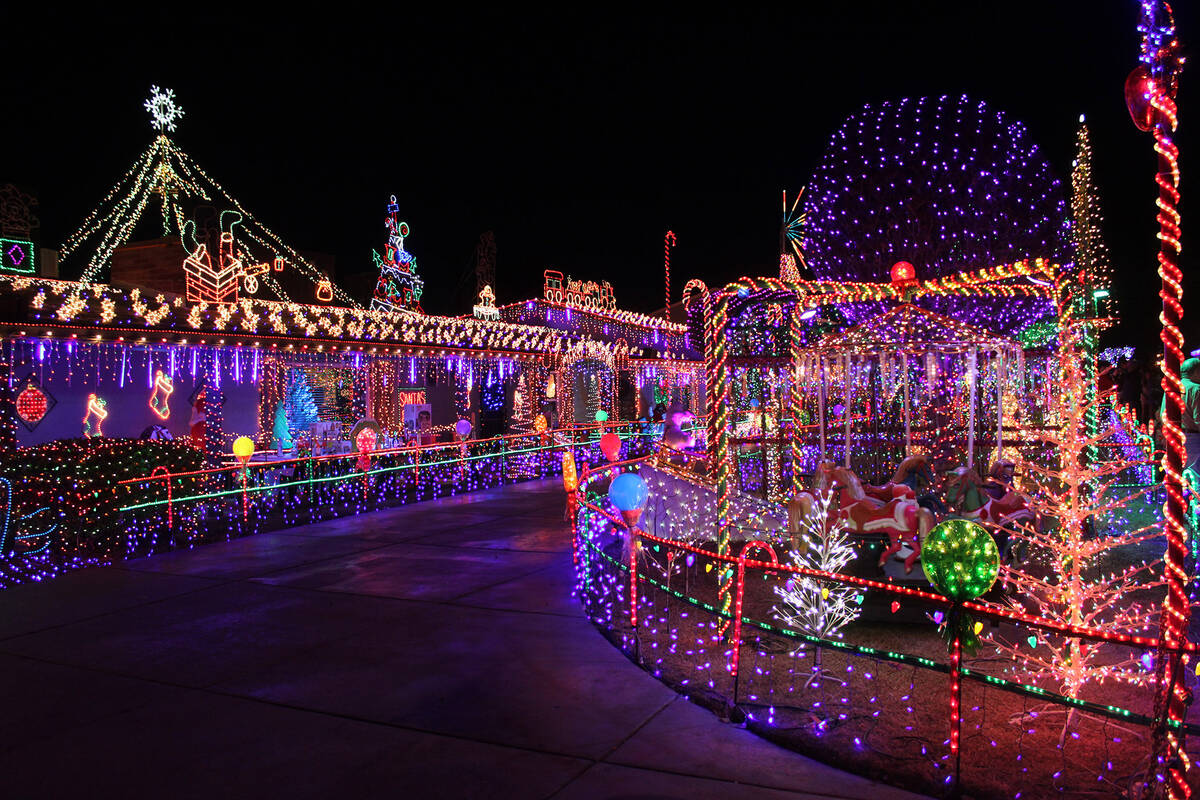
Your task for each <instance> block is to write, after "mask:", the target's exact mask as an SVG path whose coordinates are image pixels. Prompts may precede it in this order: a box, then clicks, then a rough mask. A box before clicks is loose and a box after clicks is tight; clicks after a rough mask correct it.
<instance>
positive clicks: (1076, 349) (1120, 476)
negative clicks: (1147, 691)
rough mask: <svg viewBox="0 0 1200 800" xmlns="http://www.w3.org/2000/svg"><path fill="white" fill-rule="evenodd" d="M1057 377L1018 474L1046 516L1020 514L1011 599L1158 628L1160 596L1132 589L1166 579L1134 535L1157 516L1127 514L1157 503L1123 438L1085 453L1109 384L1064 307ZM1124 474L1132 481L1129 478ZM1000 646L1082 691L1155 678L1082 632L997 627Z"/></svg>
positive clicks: (1103, 624)
mask: <svg viewBox="0 0 1200 800" xmlns="http://www.w3.org/2000/svg"><path fill="white" fill-rule="evenodd" d="M1060 326H1061V329H1060V333H1059V360H1060V366H1059V370H1060V381H1059V385H1058V386H1057V387H1056V389H1055V392H1054V393H1053V398H1054V409H1053V411H1054V415H1055V417H1056V418H1057V420H1058V423H1059V424H1058V425H1057V426H1046V427H1044V428H1042V429H1039V430H1036V431H1029V434H1030V436H1031V438H1033V439H1034V441H1035V442H1036V444H1035V445H1034V446H1033V447H1032V448H1031V449H1030V450H1029V451H1028V453H1027V454H1026V456H1025V457H1020V458H1019V460H1018V466H1017V469H1018V474H1019V476H1020V477H1021V479H1022V480H1023V481H1024V482H1025V483H1026V484H1027V486H1028V487H1029V488H1030V491H1029V507H1030V509H1031V510H1032V511H1034V512H1035V513H1036V515H1037V518H1040V519H1041V521H1042V523H1041V526H1040V527H1039V526H1038V525H1037V524H1035V523H1029V522H1023V523H1019V524H1017V528H1016V530H1015V532H1014V533H1013V534H1012V536H1013V540H1014V542H1015V544H1016V547H1017V549H1018V551H1024V555H1023V558H1022V559H1021V560H1020V561H1019V562H1016V563H1014V564H1011V565H1007V566H1004V567H1002V568H1001V573H1000V575H1001V580H1002V581H1005V582H1006V584H1007V585H1008V586H1009V587H1010V591H1009V596H1010V598H1011V600H1012V602H1013V603H1014V604H1015V605H1017V606H1019V607H1020V608H1022V609H1023V610H1025V611H1027V612H1029V613H1031V614H1033V615H1035V616H1037V617H1040V618H1041V619H1045V620H1051V621H1054V622H1060V623H1064V624H1069V625H1084V626H1089V627H1095V628H1102V629H1104V630H1106V631H1109V632H1111V633H1130V634H1138V635H1142V636H1147V635H1149V636H1153V635H1154V631H1155V629H1156V628H1155V623H1154V616H1155V613H1156V610H1157V608H1156V606H1155V605H1154V604H1153V603H1152V602H1151V603H1149V604H1148V605H1146V606H1143V605H1142V604H1141V603H1140V602H1139V601H1138V600H1136V599H1134V597H1133V595H1134V592H1135V591H1136V592H1138V593H1145V592H1146V591H1147V590H1153V589H1154V588H1155V587H1157V586H1160V585H1161V584H1162V580H1161V578H1160V577H1159V576H1160V575H1161V566H1160V565H1161V560H1154V561H1151V562H1145V561H1141V560H1138V559H1137V557H1136V556H1137V553H1138V549H1137V545H1139V544H1141V543H1143V542H1145V541H1147V540H1149V539H1152V538H1154V537H1155V536H1158V535H1161V531H1160V530H1159V528H1160V523H1157V522H1155V523H1152V524H1151V525H1149V526H1140V527H1138V526H1134V525H1132V524H1131V523H1130V522H1129V521H1128V520H1126V519H1124V518H1123V515H1124V514H1125V513H1128V512H1129V511H1130V510H1138V509H1143V508H1146V507H1149V506H1151V505H1152V504H1151V503H1149V502H1148V500H1147V498H1146V492H1147V491H1148V489H1142V490H1137V489H1130V488H1128V486H1127V484H1128V483H1129V481H1128V480H1127V478H1128V473H1129V471H1131V470H1132V469H1133V468H1134V467H1135V466H1136V463H1137V462H1135V461H1132V460H1129V459H1127V458H1126V457H1125V455H1124V453H1125V450H1124V448H1107V447H1106V448H1101V449H1099V450H1097V452H1101V453H1105V454H1106V455H1105V456H1104V460H1099V459H1088V458H1085V455H1086V454H1087V453H1089V452H1090V451H1091V450H1092V448H1094V447H1095V446H1096V445H1098V444H1102V443H1104V441H1105V439H1106V438H1107V437H1108V436H1110V435H1111V432H1109V431H1104V432H1103V433H1101V434H1098V435H1089V434H1088V416H1089V413H1090V412H1091V411H1092V409H1093V408H1094V407H1095V406H1096V405H1097V404H1103V403H1105V402H1107V401H1108V399H1109V393H1107V392H1106V393H1104V394H1102V395H1100V396H1098V397H1097V396H1092V393H1093V389H1092V388H1091V387H1090V386H1089V385H1088V383H1087V381H1085V379H1084V363H1083V362H1084V359H1083V357H1082V351H1083V344H1082V339H1083V338H1084V336H1085V333H1084V331H1083V328H1084V327H1085V326H1086V323H1082V322H1073V321H1072V320H1071V318H1070V315H1069V314H1063V315H1061V316H1060ZM1123 484H1124V485H1125V486H1123ZM991 640H992V642H993V643H994V644H995V645H996V649H997V652H1001V653H1005V654H1007V655H1008V656H1009V657H1011V658H1012V660H1013V667H1012V669H1013V670H1014V671H1015V672H1017V673H1019V674H1020V675H1021V677H1022V679H1025V680H1030V679H1031V680H1035V681H1039V682H1042V683H1044V684H1055V686H1054V688H1056V689H1058V690H1060V691H1062V692H1063V693H1064V694H1066V695H1068V696H1069V697H1078V696H1079V692H1080V689H1081V688H1082V687H1083V686H1084V685H1085V684H1088V683H1091V682H1100V681H1105V680H1117V681H1122V682H1127V683H1133V684H1144V683H1149V682H1152V681H1153V679H1154V674H1153V672H1151V671H1149V670H1148V669H1147V666H1148V665H1147V664H1145V663H1143V662H1141V661H1140V660H1139V658H1138V654H1136V653H1135V652H1134V651H1131V650H1129V649H1126V648H1113V647H1103V646H1093V645H1092V644H1091V643H1088V642H1082V641H1080V640H1079V639H1078V638H1074V637H1064V636H1058V635H1049V634H1045V633H1043V634H1039V635H1037V636H1029V637H1028V638H1016V639H1015V640H1013V639H1011V638H1010V636H1009V635H1007V634H1005V633H1002V632H996V633H993V634H992V635H991Z"/></svg>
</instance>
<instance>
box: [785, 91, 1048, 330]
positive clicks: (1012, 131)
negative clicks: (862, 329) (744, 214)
mask: <svg viewBox="0 0 1200 800" xmlns="http://www.w3.org/2000/svg"><path fill="white" fill-rule="evenodd" d="M804 207H805V212H806V214H807V222H806V227H805V243H806V245H807V247H806V249H805V253H804V255H805V260H806V262H807V264H808V267H809V269H811V270H812V272H813V274H814V275H815V276H816V278H818V279H819V280H830V281H865V282H879V281H882V280H883V279H884V278H885V276H887V274H888V269H889V268H890V267H891V266H892V265H893V264H894V263H895V262H896V261H897V260H899V259H904V260H906V261H910V262H913V263H916V264H920V265H921V276H922V278H924V279H934V278H941V277H945V276H948V275H951V274H955V273H958V272H963V271H968V270H978V269H982V268H985V267H992V266H994V265H996V264H1002V263H1012V262H1015V261H1018V260H1020V259H1025V258H1031V257H1035V256H1040V257H1043V258H1048V259H1051V260H1052V261H1056V262H1057V263H1065V262H1066V261H1067V260H1068V259H1067V250H1068V245H1067V242H1066V236H1065V233H1066V230H1067V225H1066V221H1067V214H1066V203H1065V199H1064V196H1063V187H1062V185H1061V183H1060V182H1059V181H1058V180H1057V179H1056V178H1055V177H1054V176H1053V173H1052V171H1051V168H1050V165H1049V163H1048V162H1047V160H1046V159H1045V157H1044V156H1043V154H1042V152H1041V150H1040V149H1039V148H1038V147H1037V145H1036V144H1035V143H1034V142H1032V141H1031V140H1030V138H1029V135H1028V132H1027V130H1026V128H1025V126H1024V125H1023V124H1022V123H1020V122H1017V121H1016V120H1013V119H1011V118H1010V117H1008V116H1007V115H1006V114H1003V113H1001V112H999V111H996V110H994V109H992V108H990V107H988V105H987V104H986V103H983V102H979V101H975V100H972V99H970V98H968V97H966V96H959V97H950V96H942V97H926V98H919V99H902V100H897V101H888V102H884V103H879V104H874V105H867V106H864V107H863V109H862V110H861V111H858V112H856V113H854V114H852V115H851V116H850V117H848V118H847V119H846V121H845V122H844V123H843V124H842V126H841V127H840V128H839V129H838V130H837V131H836V132H834V134H833V136H832V137H830V140H829V145H828V146H827V148H826V150H825V155H824V156H823V157H822V160H821V163H820V165H819V166H818V167H817V170H816V172H815V174H814V175H813V177H812V180H811V181H810V182H809V184H808V190H807V192H806V199H805V203H804ZM917 302H918V303H919V304H920V305H922V306H925V307H927V308H930V309H932V310H935V311H938V312H940V313H943V314H947V315H948V316H952V317H956V318H960V319H962V318H967V317H971V316H978V315H979V312H980V311H981V310H982V311H985V312H986V316H987V318H988V319H989V321H990V324H989V325H988V327H989V328H993V329H995V330H998V331H1002V332H1011V331H1014V330H1016V329H1019V328H1021V327H1023V326H1024V325H1025V324H1027V323H1028V322H1029V321H1032V320H1033V319H1037V318H1039V317H1042V316H1046V315H1049V314H1052V313H1053V307H1052V305H1051V304H1050V303H1049V301H1047V300H1046V299H1044V298H1041V297H1024V296H1016V297H1003V298H996V299H986V298H985V299H980V298H973V297H953V296H941V297H936V296H928V297H923V298H920V299H918V300H917ZM881 310H882V308H881V306H880V304H879V303H875V302H867V303H859V304H855V305H854V306H852V307H849V308H846V309H845V311H846V313H847V314H848V315H849V316H850V317H851V318H852V319H853V320H854V321H861V320H863V319H866V318H868V317H870V316H875V315H876V314H878V313H879V312H880V311H881Z"/></svg>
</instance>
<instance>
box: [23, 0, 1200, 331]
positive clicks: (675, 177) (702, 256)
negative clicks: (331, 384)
mask: <svg viewBox="0 0 1200 800" xmlns="http://www.w3.org/2000/svg"><path fill="white" fill-rule="evenodd" d="M1178 6H1179V7H1178V8H1177V9H1176V10H1177V12H1178V16H1177V22H1178V25H1179V32H1180V38H1181V40H1182V41H1183V43H1184V48H1185V52H1195V47H1196V46H1195V43H1196V42H1200V17H1198V16H1197V14H1196V13H1195V11H1194V9H1192V8H1189V7H1188V4H1187V3H1179V4H1178ZM401 8H402V7H401V6H399V5H396V6H389V7H386V8H385V7H384V6H374V7H372V9H371V10H370V11H369V12H368V11H363V12H361V13H357V14H354V15H347V16H341V14H342V12H341V8H340V6H339V5H338V4H322V5H321V6H319V7H317V8H314V9H313V10H307V9H299V8H297V10H295V11H293V12H291V13H289V14H287V15H283V14H279V15H266V14H263V15H256V14H255V13H254V12H242V11H240V10H236V11H235V10H232V9H231V8H227V7H225V6H219V5H188V6H172V7H171V9H172V13H165V12H159V13H154V14H149V15H142V16H137V17H132V16H131V17H130V18H128V19H118V18H117V16H114V15H113V14H107V15H103V16H100V15H97V16H95V17H92V18H79V17H73V16H68V15H67V14H66V13H65V12H63V13H56V14H55V16H54V17H48V16H42V17H37V18H34V17H26V18H24V19H21V18H12V17H8V18H7V19H6V22H5V28H6V32H5V35H4V47H3V55H2V57H3V58H4V62H5V80H4V97H5V99H6V104H5V105H6V109H7V111H8V114H7V115H6V117H7V119H6V123H5V128H4V129H5V133H4V142H5V146H4V154H5V158H4V160H3V165H4V166H3V169H0V182H5V181H11V182H13V183H16V184H17V185H18V186H20V187H21V188H23V189H24V190H26V191H28V192H31V193H33V194H35V195H37V196H38V197H39V199H40V201H41V205H40V208H39V209H38V215H39V217H40V219H41V222H42V226H41V230H40V232H39V233H38V234H37V238H38V239H39V240H40V241H39V243H40V244H41V245H42V246H48V247H57V246H58V244H59V243H60V242H61V241H62V239H63V237H65V236H66V235H67V234H68V233H69V232H70V231H71V230H73V229H74V228H75V226H76V225H78V223H79V222H80V221H81V220H82V218H83V216H84V215H85V214H86V213H87V212H88V211H89V210H90V209H91V208H92V207H93V206H94V205H95V204H96V203H97V201H98V200H99V199H100V198H101V196H102V195H103V194H104V193H105V192H106V191H107V190H108V188H109V187H110V186H111V185H112V184H113V183H114V182H115V181H116V179H117V178H118V177H119V176H120V175H121V174H123V172H124V171H125V169H127V168H128V167H129V165H130V164H132V162H133V161H134V159H135V158H136V157H137V155H138V153H139V152H140V151H141V150H142V149H144V148H145V146H146V145H147V144H148V143H149V142H150V141H151V139H152V137H153V132H152V131H151V129H150V127H149V124H148V118H147V115H146V113H145V111H144V110H143V109H142V101H143V100H144V99H145V97H146V96H147V95H148V90H149V87H150V85H151V84H158V85H160V86H164V87H171V88H173V89H174V90H175V92H176V96H177V97H178V99H179V102H180V103H181V104H182V106H183V107H184V109H185V111H186V116H185V117H184V119H183V120H182V121H181V124H180V129H179V131H178V132H177V133H176V134H175V135H174V139H175V141H176V142H178V143H179V145H180V146H181V147H182V148H183V149H185V150H186V151H188V152H189V153H190V154H191V156H192V157H193V158H194V159H195V160H196V161H197V162H198V163H199V164H200V165H201V166H203V167H204V169H205V170H206V171H208V173H209V174H210V175H212V176H213V177H215V178H216V179H217V180H218V181H220V182H221V183H222V184H223V185H224V186H225V188H226V189H227V190H229V191H230V192H231V193H232V194H233V195H234V196H235V197H238V198H239V199H240V200H241V201H242V203H243V204H244V205H245V206H246V207H247V208H248V209H249V210H250V211H251V212H252V213H254V214H255V215H256V216H257V217H258V218H259V219H260V220H262V221H263V222H264V223H265V224H266V225H267V226H268V227H271V228H273V229H274V230H275V231H276V232H277V233H279V234H280V235H281V236H282V237H283V238H284V239H285V240H286V241H288V242H289V243H290V244H292V245H293V246H294V247H296V248H298V249H300V250H310V251H322V252H327V253H331V254H333V255H335V256H336V258H337V275H338V280H339V282H341V283H342V284H343V285H344V286H345V287H346V288H347V289H348V290H350V291H352V293H356V294H358V296H359V297H360V298H362V299H364V300H365V299H366V297H367V295H368V293H369V286H370V284H371V282H372V281H373V278H374V275H375V273H374V270H373V268H372V266H371V250H372V249H373V248H375V249H382V247H383V244H384V241H385V239H386V233H385V230H384V227H383V224H382V221H383V217H384V211H385V209H384V206H385V204H386V202H387V199H388V195H390V194H393V193H394V194H396V196H397V198H398V200H399V205H400V217H401V219H404V220H407V221H408V222H409V224H410V225H411V227H412V233H411V235H410V236H409V238H408V240H407V249H408V250H409V251H410V252H412V253H413V254H414V255H415V256H416V258H417V262H418V267H419V272H420V274H421V275H422V276H423V277H424V279H425V282H426V293H425V298H424V305H425V308H426V310H428V311H431V312H435V313H456V314H457V313H463V312H466V311H468V310H469V307H470V304H471V302H472V301H473V299H474V297H473V294H474V277H473V275H470V274H467V273H468V272H469V271H470V270H471V269H472V267H473V259H472V253H473V250H474V247H475V243H476V242H477V240H478V238H479V235H480V233H481V232H483V231H485V230H489V229H490V230H494V231H495V235H496V242H497V248H498V258H497V284H498V286H497V294H498V298H499V301H500V302H509V301H513V300H517V299H523V298H526V297H530V296H535V295H538V294H540V290H541V282H542V270H543V269H546V268H547V267H554V268H557V269H560V270H562V271H564V272H569V273H571V274H573V275H574V276H576V277H582V278H590V279H608V280H610V281H611V282H612V283H613V285H614V287H615V294H616V298H617V302H618V305H619V306H620V307H622V308H630V309H635V310H641V311H650V310H653V309H655V308H661V307H662V296H663V286H662V250H663V234H664V233H665V232H666V230H667V229H668V228H670V229H673V230H674V231H675V233H676V234H677V235H678V245H677V247H676V248H675V250H674V251H673V255H672V294H673V295H674V296H675V297H676V298H677V297H678V295H679V292H680V291H681V290H682V288H683V284H684V282H685V281H686V280H687V279H688V278H689V277H700V278H702V279H703V280H705V281H706V282H707V283H708V284H709V285H710V286H714V285H720V284H723V283H725V282H726V281H728V280H731V279H733V278H735V277H737V276H739V275H744V274H751V275H764V274H774V273H775V272H776V270H777V257H778V256H777V253H778V250H777V248H778V229H779V194H780V191H781V190H782V189H788V190H789V193H791V192H794V191H796V190H797V189H799V188H800V187H801V186H803V185H804V184H805V183H806V182H807V181H808V179H809V177H810V175H811V174H812V172H813V170H814V168H815V167H816V165H817V163H818V162H819V160H820V158H821V155H822V152H823V151H824V148H825V145H826V143H827V141H828V139H829V137H830V135H831V134H832V133H833V132H834V130H835V129H836V128H837V127H838V125H839V124H840V123H841V121H842V120H843V118H844V117H845V116H846V115H848V114H850V113H852V112H853V111H855V110H856V109H857V108H859V107H860V106H861V105H862V104H863V103H866V102H878V101H882V100H887V99H894V98H899V97H903V96H920V95H925V94H931V95H940V94H951V95H955V94H959V93H962V92H965V93H967V94H968V95H970V96H971V97H972V98H974V99H979V100H984V101H986V102H987V103H988V104H989V105H991V106H992V107H993V108H995V109H998V110H1001V111H1004V112H1006V113H1007V114H1008V115H1010V116H1012V117H1014V118H1016V119H1019V120H1023V121H1024V122H1025V123H1026V124H1027V125H1028V128H1029V132H1030V135H1031V137H1032V138H1033V140H1034V141H1036V142H1037V143H1039V144H1040V146H1041V147H1042V148H1043V149H1044V151H1045V152H1046V154H1047V156H1048V158H1049V159H1050V161H1051V163H1052V164H1053V165H1054V167H1055V170H1056V172H1057V174H1058V176H1059V177H1060V178H1061V179H1062V181H1063V182H1064V184H1066V185H1067V186H1068V187H1069V180H1070V167H1071V159H1072V156H1073V150H1074V137H1075V129H1076V124H1077V120H1078V117H1079V114H1080V113H1085V114H1086V115H1087V117H1088V120H1089V123H1090V124H1091V126H1092V137H1093V146H1094V150H1095V161H1094V168H1095V173H1096V178H1097V182H1098V184H1099V188H1100V191H1101V193H1102V201H1103V204H1104V210H1105V215H1106V218H1107V228H1106V231H1105V233H1106V238H1107V240H1108V243H1109V246H1110V249H1111V251H1112V254H1113V261H1114V265H1115V267H1116V272H1117V291H1118V293H1119V295H1120V298H1121V299H1120V309H1121V312H1122V315H1123V321H1122V327H1121V328H1120V329H1118V330H1117V331H1115V332H1113V334H1111V335H1110V336H1109V337H1108V338H1110V339H1111V340H1112V343H1124V342H1128V343H1135V344H1143V343H1152V342H1153V340H1154V337H1155V336H1156V326H1157V322H1156V304H1157V298H1156V296H1155V292H1156V288H1157V278H1156V277H1155V275H1154V269H1155V261H1154V254H1155V252H1156V249H1157V241H1156V240H1155V238H1154V234H1155V231H1156V229H1157V226H1156V224H1155V222H1154V207H1153V200H1154V196H1155V186H1154V183H1153V172H1154V169H1155V158H1154V154H1153V151H1152V148H1151V144H1152V138H1151V137H1150V135H1149V134H1144V133H1141V132H1139V131H1137V130H1136V129H1135V128H1134V127H1133V125H1132V123H1131V122H1130V120H1129V116H1128V114H1127V112H1126V111H1125V106H1124V100H1123V96H1122V84H1123V81H1124V79H1125V76H1126V75H1127V74H1128V72H1129V70H1130V69H1131V68H1132V67H1133V66H1134V65H1135V63H1136V57H1137V47H1138V38H1137V34H1136V31H1135V27H1134V26H1135V22H1136V11H1137V4H1136V3H1135V2H1133V1H1132V0H1093V1H1092V2H1082V1H1081V2H1075V1H1071V2H1067V1H1066V0H1053V1H1051V0H1042V1H1041V2H1036V3H1034V2H1028V3H1027V2H1006V3H991V2H987V3H983V2H980V3H963V2H959V3H916V2H908V3H904V2H890V3H878V4H874V3H828V4H827V3H814V2H805V3H793V4H791V6H790V8H789V10H787V11H786V12H784V11H780V12H766V11H760V10H745V9H740V10H739V11H738V12H736V13H734V12H731V11H722V12H716V13H705V14H703V15H701V14H699V13H696V11H695V9H696V8H698V7H696V6H693V10H692V11H690V12H688V13H676V14H670V13H665V12H662V13H660V12H650V13H646V12H641V11H639V12H638V13H637V14H636V15H622V14H620V13H618V11H616V10H610V9H608V8H607V7H604V8H599V9H594V8H592V7H589V6H572V7H570V8H569V9H568V8H567V7H562V10H561V11H560V13H558V14H555V15H547V16H522V15H520V14H516V13H505V11H504V10H502V9H501V8H499V7H490V8H489V9H487V10H484V11H475V10H470V11H469V10H467V9H466V8H465V7H456V8H453V9H451V10H449V11H447V12H444V13H435V12H432V11H429V10H427V9H424V8H423V9H421V10H418V11H413V10H409V9H406V10H400V9H401ZM180 9H186V10H180ZM6 14H7V12H6ZM222 14H227V15H229V16H228V18H227V19H226V18H225V17H223V16H222ZM1189 44H1191V45H1192V47H1189ZM1198 71H1200V66H1197V65H1192V66H1191V67H1190V68H1188V69H1185V71H1184V73H1183V77H1182V81H1181V92H1180V96H1179V98H1178V101H1179V104H1180V107H1181V111H1182V113H1181V127H1180V132H1179V139H1178V141H1179V144H1180V147H1181V149H1182V156H1181V165H1182V170H1183V174H1184V183H1183V193H1184V203H1183V205H1182V207H1181V209H1182V211H1183V214H1184V232H1185V233H1184V242H1185V246H1184V261H1183V264H1184V268H1185V271H1186V270H1187V268H1188V265H1189V264H1190V263H1193V262H1194V258H1191V257H1190V256H1191V253H1192V252H1194V250H1189V244H1190V243H1191V242H1194V241H1195V233H1194V231H1190V228H1194V226H1189V222H1190V221H1191V220H1190V219H1189V216H1188V212H1187V209H1188V202H1187V200H1188V195H1189V189H1190V188H1191V187H1193V186H1196V185H1197V184H1196V183H1194V182H1192V181H1189V179H1188V178H1189V174H1190V175H1200V149H1197V148H1196V147H1195V146H1194V142H1196V141H1197V140H1196V139H1195V137H1193V136H1190V135H1189V134H1190V128H1189V125H1188V121H1189V119H1190V118H1191V113H1190V112H1192V111H1193V110H1194V109H1200V90H1197V89H1196V87H1197V86H1200V74H1193V73H1198ZM1068 191H1069V189H1068ZM1030 255H1031V256H1032V255H1037V254H1034V253H1031V254H1030ZM78 268H79V267H78V266H77V267H76V269H78ZM67 276H68V277H73V276H72V275H71V274H70V272H69V269H68V271H67ZM880 277H881V278H882V277H883V276H880ZM1187 291H1188V292H1189V293H1191V297H1196V298H1198V299H1200V295H1197V294H1195V293H1196V292H1198V291H1200V281H1191V282H1190V283H1189V284H1188V285H1187ZM1185 302H1186V300H1185ZM1188 305H1190V307H1191V308H1192V309H1194V310H1193V311H1190V312H1189V313H1190V315H1191V316H1190V317H1189V318H1188V324H1187V325H1186V326H1185V330H1186V331H1187V332H1188V342H1189V347H1196V346H1197V345H1200V336H1197V335H1196V334H1197V333H1200V302H1190V303H1188Z"/></svg>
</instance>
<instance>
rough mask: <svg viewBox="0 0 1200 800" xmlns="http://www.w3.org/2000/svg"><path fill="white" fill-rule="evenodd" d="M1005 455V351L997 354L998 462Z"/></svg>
mask: <svg viewBox="0 0 1200 800" xmlns="http://www.w3.org/2000/svg"><path fill="white" fill-rule="evenodd" d="M1003 453H1004V351H1003V350H999V351H998V352H997V354H996V460H997V461H999V460H1000V458H1001V456H1002V454H1003Z"/></svg>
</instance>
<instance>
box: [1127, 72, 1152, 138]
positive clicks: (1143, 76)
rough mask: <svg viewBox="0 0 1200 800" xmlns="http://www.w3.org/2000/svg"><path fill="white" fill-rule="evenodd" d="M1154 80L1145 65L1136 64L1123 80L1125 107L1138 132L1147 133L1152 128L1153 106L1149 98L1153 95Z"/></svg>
mask: <svg viewBox="0 0 1200 800" xmlns="http://www.w3.org/2000/svg"><path fill="white" fill-rule="evenodd" d="M1154 91H1155V87H1154V78H1153V77H1152V76H1151V75H1150V71H1149V70H1148V69H1146V65H1145V64H1138V65H1137V66H1136V67H1134V68H1133V72H1131V73H1129V77H1128V78H1126V79H1125V107H1126V108H1128V109H1129V116H1131V117H1133V124H1134V125H1136V126H1137V128H1138V130H1143V131H1148V130H1150V129H1151V128H1153V127H1154V106H1152V105H1151V104H1150V97H1151V95H1152V94H1154Z"/></svg>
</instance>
